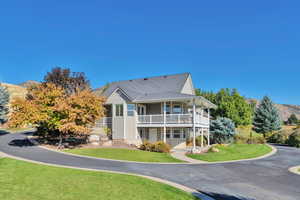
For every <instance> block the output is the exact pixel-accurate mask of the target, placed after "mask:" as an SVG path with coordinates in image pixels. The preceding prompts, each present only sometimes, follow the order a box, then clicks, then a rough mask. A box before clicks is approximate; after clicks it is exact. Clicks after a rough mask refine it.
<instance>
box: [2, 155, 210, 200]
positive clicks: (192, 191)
mask: <svg viewBox="0 0 300 200" xmlns="http://www.w3.org/2000/svg"><path fill="white" fill-rule="evenodd" d="M0 155H3V157H6V158H12V159H16V160H21V161H25V162H30V163H34V164H40V165H45V166H52V167H60V168H68V169H77V170H84V171H94V172H105V173H113V174H121V175H130V176H137V177H141V178H146V179H149V180H152V181H156V182H159V183H162V184H166V185H169V186H172V187H174V188H177V189H179V190H182V191H185V192H187V193H190V194H192V195H193V196H195V197H197V198H198V199H200V200H215V199H214V198H212V197H210V196H208V195H206V194H203V193H201V192H199V191H197V190H195V189H192V188H189V187H187V186H184V185H181V184H178V183H175V182H171V181H168V180H164V179H161V178H156V177H152V176H146V175H140V174H135V173H126V172H117V171H110V170H99V169H90V168H80V167H71V166H66V165H59V164H50V163H45V162H39V161H34V160H29V159H24V158H20V157H17V156H11V155H8V154H5V153H3V152H1V151H0Z"/></svg>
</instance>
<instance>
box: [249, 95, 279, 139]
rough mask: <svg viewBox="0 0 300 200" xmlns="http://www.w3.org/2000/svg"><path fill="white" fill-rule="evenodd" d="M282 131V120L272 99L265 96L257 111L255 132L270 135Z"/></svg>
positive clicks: (254, 122) (254, 125)
mask: <svg viewBox="0 0 300 200" xmlns="http://www.w3.org/2000/svg"><path fill="white" fill-rule="evenodd" d="M280 129H281V119H280V116H279V112H278V110H277V108H276V107H275V106H274V104H273V102H272V101H271V99H270V98H269V97H267V96H265V97H264V98H263V100H262V102H261V103H260V105H259V106H258V108H257V109H256V111H255V115H254V120H253V130H254V131H256V132H257V133H262V134H264V135H265V134H266V133H270V132H273V131H277V130H280Z"/></svg>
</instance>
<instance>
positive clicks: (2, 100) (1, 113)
mask: <svg viewBox="0 0 300 200" xmlns="http://www.w3.org/2000/svg"><path fill="white" fill-rule="evenodd" d="M8 103H9V93H8V91H7V89H6V88H5V87H3V86H1V85H0V124H3V123H5V122H6V121H7V114H8Z"/></svg>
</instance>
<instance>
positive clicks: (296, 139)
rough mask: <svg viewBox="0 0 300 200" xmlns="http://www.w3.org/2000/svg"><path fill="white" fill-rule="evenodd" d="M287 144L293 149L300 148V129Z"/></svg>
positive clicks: (291, 136)
mask: <svg viewBox="0 0 300 200" xmlns="http://www.w3.org/2000/svg"><path fill="white" fill-rule="evenodd" d="M287 144H288V145H289V146H292V147H298V148H300V129H296V130H295V131H294V132H293V133H292V134H291V135H290V136H289V139H288V140H287Z"/></svg>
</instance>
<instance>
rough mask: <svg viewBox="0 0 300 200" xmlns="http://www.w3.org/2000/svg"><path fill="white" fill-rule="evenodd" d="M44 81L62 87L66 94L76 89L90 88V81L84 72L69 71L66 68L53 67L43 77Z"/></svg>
mask: <svg viewBox="0 0 300 200" xmlns="http://www.w3.org/2000/svg"><path fill="white" fill-rule="evenodd" d="M44 82H45V83H53V84H54V85H56V86H59V87H62V88H63V89H64V90H65V91H66V93H67V94H72V93H75V92H76V91H78V90H86V89H90V83H89V81H88V80H87V78H86V76H85V74H84V72H71V70H70V69H68V68H61V67H55V68H53V69H52V70H51V72H48V73H47V75H46V76H45V77H44Z"/></svg>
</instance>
